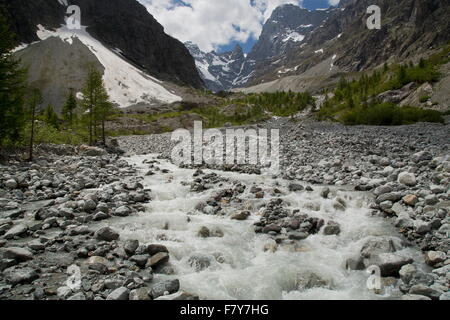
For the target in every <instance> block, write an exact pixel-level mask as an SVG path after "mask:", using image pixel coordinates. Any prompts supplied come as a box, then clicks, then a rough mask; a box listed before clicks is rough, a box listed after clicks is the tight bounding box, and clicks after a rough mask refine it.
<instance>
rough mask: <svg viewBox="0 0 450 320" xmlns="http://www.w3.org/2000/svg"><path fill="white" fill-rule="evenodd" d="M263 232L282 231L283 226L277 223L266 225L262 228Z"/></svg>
mask: <svg viewBox="0 0 450 320" xmlns="http://www.w3.org/2000/svg"><path fill="white" fill-rule="evenodd" d="M262 232H263V233H269V232H275V233H280V232H281V227H280V226H279V225H277V224H269V225H268V226H265V227H264V228H263V230H262Z"/></svg>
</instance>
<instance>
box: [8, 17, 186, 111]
mask: <svg viewBox="0 0 450 320" xmlns="http://www.w3.org/2000/svg"><path fill="white" fill-rule="evenodd" d="M37 35H38V37H39V39H41V41H39V42H36V43H34V44H31V45H29V46H28V47H26V48H25V49H23V50H19V51H18V52H16V55H17V56H18V57H20V58H21V61H22V63H23V64H24V65H25V66H26V67H27V68H28V75H29V81H30V82H31V83H32V84H33V85H34V86H37V87H38V88H40V89H41V90H42V91H43V93H44V97H45V102H46V103H50V104H52V105H53V106H54V107H56V109H59V108H61V106H62V105H63V104H64V101H65V98H66V95H67V93H68V92H69V91H70V90H74V91H75V93H78V96H79V95H80V91H81V89H82V86H83V84H84V81H85V79H86V71H87V66H88V63H91V64H94V65H95V66H96V68H97V69H99V70H100V71H102V73H103V80H104V83H105V87H106V89H107V91H108V94H109V96H110V100H111V101H112V102H113V103H115V104H116V105H117V106H119V107H129V106H134V105H138V104H147V105H159V104H160V103H173V102H176V101H180V100H181V97H179V96H177V95H175V94H173V93H171V92H169V91H168V90H167V89H165V88H164V86H163V85H162V84H163V83H162V82H161V81H159V80H157V79H155V78H152V77H150V76H148V75H146V74H145V73H144V72H142V71H141V70H139V69H138V68H136V67H134V66H133V65H131V64H130V63H129V62H127V61H126V60H125V59H123V57H122V56H121V54H120V52H119V51H117V50H116V51H117V52H114V51H112V50H110V49H108V48H107V47H105V46H104V45H103V44H102V43H101V42H100V41H98V40H96V39H95V38H93V37H92V36H90V35H89V33H87V32H86V30H85V29H83V30H67V29H66V28H59V29H56V31H49V30H46V29H44V28H43V27H42V26H40V25H39V30H38V31H37ZM49 61H50V62H51V63H49Z"/></svg>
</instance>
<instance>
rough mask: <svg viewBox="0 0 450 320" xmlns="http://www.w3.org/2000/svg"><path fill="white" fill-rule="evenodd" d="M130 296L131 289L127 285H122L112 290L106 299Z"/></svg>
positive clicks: (126, 298) (121, 298)
mask: <svg viewBox="0 0 450 320" xmlns="http://www.w3.org/2000/svg"><path fill="white" fill-rule="evenodd" d="M129 296H130V290H128V289H127V288H125V287H120V288H117V289H116V290H114V291H113V292H111V293H110V294H109V295H108V296H107V297H106V300H128V298H129Z"/></svg>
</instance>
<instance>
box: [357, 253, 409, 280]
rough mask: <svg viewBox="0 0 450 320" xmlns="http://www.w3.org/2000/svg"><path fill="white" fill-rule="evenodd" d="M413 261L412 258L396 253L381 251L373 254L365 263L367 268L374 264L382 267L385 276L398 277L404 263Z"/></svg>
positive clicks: (382, 273)
mask: <svg viewBox="0 0 450 320" xmlns="http://www.w3.org/2000/svg"><path fill="white" fill-rule="evenodd" d="M412 262H413V260H412V259H411V258H408V257H404V256H402V255H399V254H396V253H379V254H376V255H371V257H370V258H369V259H368V260H367V261H365V262H364V263H365V265H366V267H367V268H368V267H370V266H374V265H375V266H378V267H380V269H381V275H382V276H383V277H396V276H398V275H399V271H400V269H401V268H402V267H403V266H404V265H407V264H410V263H412Z"/></svg>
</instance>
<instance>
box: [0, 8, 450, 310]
mask: <svg viewBox="0 0 450 320" xmlns="http://www.w3.org/2000/svg"><path fill="white" fill-rule="evenodd" d="M194 2H195V1H193V2H192V4H191V5H190V6H186V4H185V3H178V2H177V3H175V4H173V7H171V6H168V7H167V8H166V9H167V10H169V11H171V14H175V11H176V10H175V9H176V8H178V7H179V6H182V7H183V6H184V7H185V10H187V11H189V10H191V11H192V12H193V11H194V10H195V8H198V7H196V5H197V4H196V3H194ZM369 2H370V4H372V2H375V3H376V4H377V5H379V6H380V8H381V9H382V12H383V19H382V27H381V29H379V30H368V29H367V28H366V25H365V23H361V22H365V18H366V16H367V12H366V8H367V5H368V3H369ZM69 3H70V5H74V6H78V8H79V9H80V11H81V13H82V18H81V19H82V20H81V21H82V23H81V27H80V28H79V29H71V28H69V27H68V22H67V16H65V15H66V7H67V6H68V5H69ZM281 3H284V4H281V5H280V6H278V7H274V8H273V11H272V10H271V11H272V12H259V13H258V11H256V14H257V15H255V17H257V19H256V18H255V21H256V20H257V26H258V28H256V27H255V29H256V30H259V38H258V39H253V40H254V43H253V45H252V47H251V48H250V49H249V46H248V43H246V42H245V41H244V40H242V39H241V40H240V41H236V44H234V43H233V41H235V40H236V39H237V38H236V37H234V38H233V36H230V39H229V40H230V42H229V43H228V44H227V46H213V47H214V48H215V49H214V50H212V51H211V50H209V52H206V51H208V50H204V49H203V50H202V49H201V48H203V47H204V46H202V45H201V44H203V45H204V43H201V44H200V42H202V41H200V42H199V45H197V44H196V43H194V42H193V41H191V40H189V41H185V40H186V39H183V41H181V40H178V39H176V38H175V37H174V36H173V35H172V33H171V32H173V29H171V28H170V27H173V23H174V22H173V21H172V22H171V21H170V19H169V20H166V19H167V17H164V16H161V11H158V10H162V9H161V8H160V7H158V8H155V7H151V6H152V3H149V2H146V1H136V0H114V1H113V0H98V1H95V2H93V1H89V0H71V1H59V0H51V1H43V0H42V1H41V0H36V1H33V2H30V1H26V0H14V1H8V0H0V36H1V37H0V39H1V40H0V89H1V90H0V300H48V301H51V300H60V301H62V300H69V301H70V300H72V301H73V300H76V301H80V300H89V301H100V300H112V301H118V300H147V301H148V300H156V301H179V300H186V301H194V300H201V301H207V300H213V301H217V300H264V301H271V300H301V301H305V300H385V301H387V300H427V301H430V300H434V301H438V300H441V301H444V300H445V301H446V300H449V299H450V294H449V293H450V269H449V268H450V256H449V254H450V216H449V210H450V127H449V126H450V114H449V110H450V90H449V77H450V42H449V41H450V32H449V31H450V20H449V15H448V12H450V11H449V10H450V4H449V3H448V1H444V0H430V1H413V0H401V1H396V2H392V1H387V0H379V1H366V0H345V1H344V0H342V1H340V2H339V1H338V2H337V3H335V4H334V6H332V5H331V3H329V7H327V8H324V9H321V8H316V9H315V10H308V9H305V8H301V7H300V5H301V3H299V5H294V4H292V3H290V2H289V3H285V2H281ZM171 4H172V3H171ZM160 5H161V6H162V2H161V3H160ZM249 5H250V7H251V8H252V10H253V9H255V7H254V5H255V4H254V3H253V2H250V4H249ZM150 8H153V9H154V10H156V9H158V10H156V11H155V12H156V13H157V14H158V15H159V16H160V17H162V18H164V19H163V20H164V21H165V22H166V23H167V25H162V24H161V23H160V22H158V21H157V19H156V18H155V17H156V14H155V17H154V15H153V14H151V13H150V12H151V10H150ZM211 8H212V7H209V9H211ZM257 9H258V10H262V9H261V8H260V7H257ZM264 10H266V9H264ZM232 11H233V10H231V9H230V12H232ZM234 11H236V10H234ZM208 12H209V10H208ZM249 12H250V11H249ZM251 13H252V14H255V12H254V11H251ZM222 17H223V21H222V22H223V23H225V18H228V16H227V15H225V14H223V15H221V18H222ZM208 18H210V17H209V16H208ZM167 21H168V22H167ZM190 22H191V21H185V23H190ZM192 23H193V22H192ZM205 23H206V22H205ZM190 30H192V29H190ZM224 30H228V31H229V30H234V32H237V33H238V34H239V35H240V36H241V37H242V34H244V33H245V32H244V31H243V30H241V29H240V27H239V26H235V25H232V28H231V29H226V28H225V29H224ZM224 32H225V31H224ZM194 36H198V35H192V37H193V38H194ZM208 36H209V35H208ZM204 37H205V39H206V37H207V35H206V34H205V35H204ZM197 39H198V37H197ZM247 40H248V39H247ZM225 47H227V49H224V48H225ZM230 48H231V49H230ZM196 122H197V123H196ZM195 123H196V124H197V126H198V125H199V123H200V125H201V126H202V128H203V129H204V130H205V131H202V132H200V133H199V132H197V131H194V130H193V128H194V124H195ZM179 129H181V130H184V131H180V130H179ZM207 129H211V130H209V131H207ZM177 130H178V131H177ZM174 132H178V138H180V136H179V135H180V132H182V133H183V134H184V136H183V138H186V141H193V143H192V145H191V143H189V145H188V147H186V148H184V149H182V152H181V154H180V152H178V154H175V151H174V150H178V151H179V150H180V149H181V148H179V149H176V147H179V146H180V145H181V142H180V141H177V140H176V139H175V138H174V135H173V133H174ZM236 132H238V133H236ZM259 132H265V133H267V132H269V133H270V134H269V135H267V136H266V135H263V136H260V135H258V134H259ZM231 133H233V134H234V133H236V136H232V141H229V140H228V139H222V138H223V137H224V136H225V137H228V136H227V135H228V134H231ZM202 138H204V139H202ZM221 139H222V140H223V141H222V140H221ZM235 140H236V141H235ZM183 141H184V140H183ZM235 142H236V144H235ZM230 145H231V147H230ZM268 145H270V151H271V152H272V153H271V156H272V157H276V159H274V158H271V159H270V161H268V159H267V158H266V154H264V153H262V151H267V152H268V151H269V149H267V146H268ZM274 150H275V151H274ZM277 150H278V152H276V151H277ZM241 151H243V155H242V153H239V152H241ZM255 152H256V153H257V156H259V157H260V158H259V159H258V160H259V162H258V161H257V162H256V163H251V160H252V159H253V157H254V156H255V154H254V153H255ZM261 154H262V155H261ZM219 155H220V157H219ZM176 156H178V157H181V156H183V159H185V160H186V163H178V164H177V162H176V161H175V158H176ZM221 156H224V157H223V158H227V160H228V159H229V158H231V160H232V162H231V163H222V162H221V161H220V159H221ZM261 157H263V158H264V159H261ZM198 159H200V161H198V162H196V163H194V162H193V160H198ZM205 159H209V160H211V161H206V160H205ZM262 160H266V162H263V161H262ZM274 160H277V161H274ZM278 162H279V166H276V165H274V166H272V164H274V163H276V164H278ZM190 307H191V308H190ZM214 310H216V309H208V308H207V307H199V306H197V305H196V307H195V306H191V305H187V309H184V311H185V313H187V314H190V315H194V314H197V313H203V314H204V315H205V314H206V315H208V316H211V317H213V314H214Z"/></svg>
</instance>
